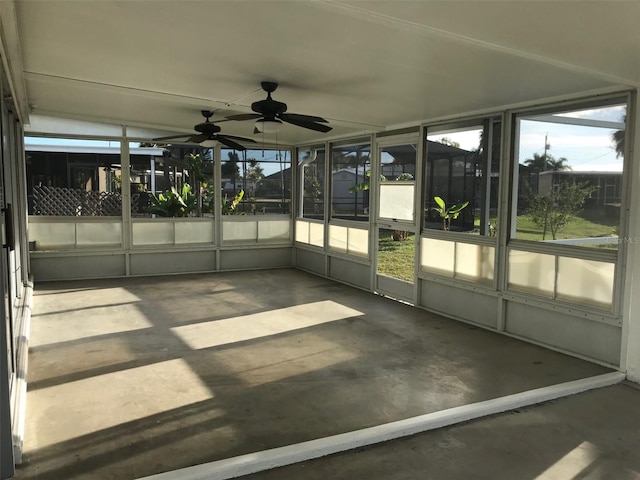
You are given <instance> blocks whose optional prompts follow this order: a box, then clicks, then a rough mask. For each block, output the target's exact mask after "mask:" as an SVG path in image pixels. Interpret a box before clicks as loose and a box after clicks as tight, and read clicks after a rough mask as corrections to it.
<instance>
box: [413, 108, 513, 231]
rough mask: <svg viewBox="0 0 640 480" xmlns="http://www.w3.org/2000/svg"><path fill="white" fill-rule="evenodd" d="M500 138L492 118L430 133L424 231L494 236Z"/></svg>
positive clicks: (497, 126) (443, 127) (498, 126)
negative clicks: (432, 230) (446, 231)
mask: <svg viewBox="0 0 640 480" xmlns="http://www.w3.org/2000/svg"><path fill="white" fill-rule="evenodd" d="M500 135H501V129H500V123H499V122H498V121H497V120H493V119H488V120H485V121H484V122H477V123H474V124H471V125H468V126H460V125H447V126H442V127H437V128H433V129H429V131H428V134H427V164H426V182H425V185H426V195H425V205H424V214H425V223H424V226H425V228H426V229H435V230H448V231H456V232H466V233H473V234H480V235H488V236H493V235H495V234H496V231H497V215H498V183H499V180H498V179H499V170H500Z"/></svg>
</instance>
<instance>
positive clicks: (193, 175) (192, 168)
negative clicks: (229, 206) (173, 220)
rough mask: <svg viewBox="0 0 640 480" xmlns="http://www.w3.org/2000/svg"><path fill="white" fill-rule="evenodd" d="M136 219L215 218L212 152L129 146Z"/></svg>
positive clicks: (171, 147)
mask: <svg viewBox="0 0 640 480" xmlns="http://www.w3.org/2000/svg"><path fill="white" fill-rule="evenodd" d="M129 158H130V163H131V174H130V188H131V215H132V216H133V217H157V218H164V217H201V216H213V213H214V209H213V207H214V203H213V150H211V149H203V148H201V147H188V146H185V145H165V146H162V147H155V146H154V147H148V146H146V144H144V143H134V142H132V143H130V144H129Z"/></svg>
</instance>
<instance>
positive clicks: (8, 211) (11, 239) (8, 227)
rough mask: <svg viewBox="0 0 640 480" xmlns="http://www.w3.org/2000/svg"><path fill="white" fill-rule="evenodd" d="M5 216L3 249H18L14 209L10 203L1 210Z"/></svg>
mask: <svg viewBox="0 0 640 480" xmlns="http://www.w3.org/2000/svg"><path fill="white" fill-rule="evenodd" d="M0 211H2V213H3V215H4V239H3V242H4V243H3V244H2V247H3V248H8V249H9V250H15V249H16V239H15V235H14V230H13V208H12V207H11V204H10V203H7V205H6V207H4V208H3V209H0Z"/></svg>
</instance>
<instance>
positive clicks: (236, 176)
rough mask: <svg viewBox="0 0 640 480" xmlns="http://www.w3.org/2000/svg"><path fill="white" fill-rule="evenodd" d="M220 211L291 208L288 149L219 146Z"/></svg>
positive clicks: (281, 210) (264, 211)
mask: <svg viewBox="0 0 640 480" xmlns="http://www.w3.org/2000/svg"><path fill="white" fill-rule="evenodd" d="M221 168H222V180H221V184H222V204H223V206H222V213H223V214H224V215H234V214H240V213H250V214H254V215H257V214H268V213H284V214H288V213H290V212H291V152H289V151H288V150H245V151H244V152H238V151H236V150H231V149H222V167H221Z"/></svg>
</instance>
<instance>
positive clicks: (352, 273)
mask: <svg viewBox="0 0 640 480" xmlns="http://www.w3.org/2000/svg"><path fill="white" fill-rule="evenodd" d="M370 269H371V267H370V266H369V265H365V264H363V263H357V262H350V261H349V260H347V259H343V258H337V257H329V277H330V278H333V279H335V280H339V281H341V282H345V283H349V284H351V285H356V286H358V287H361V288H364V289H366V290H371V270H370Z"/></svg>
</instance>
